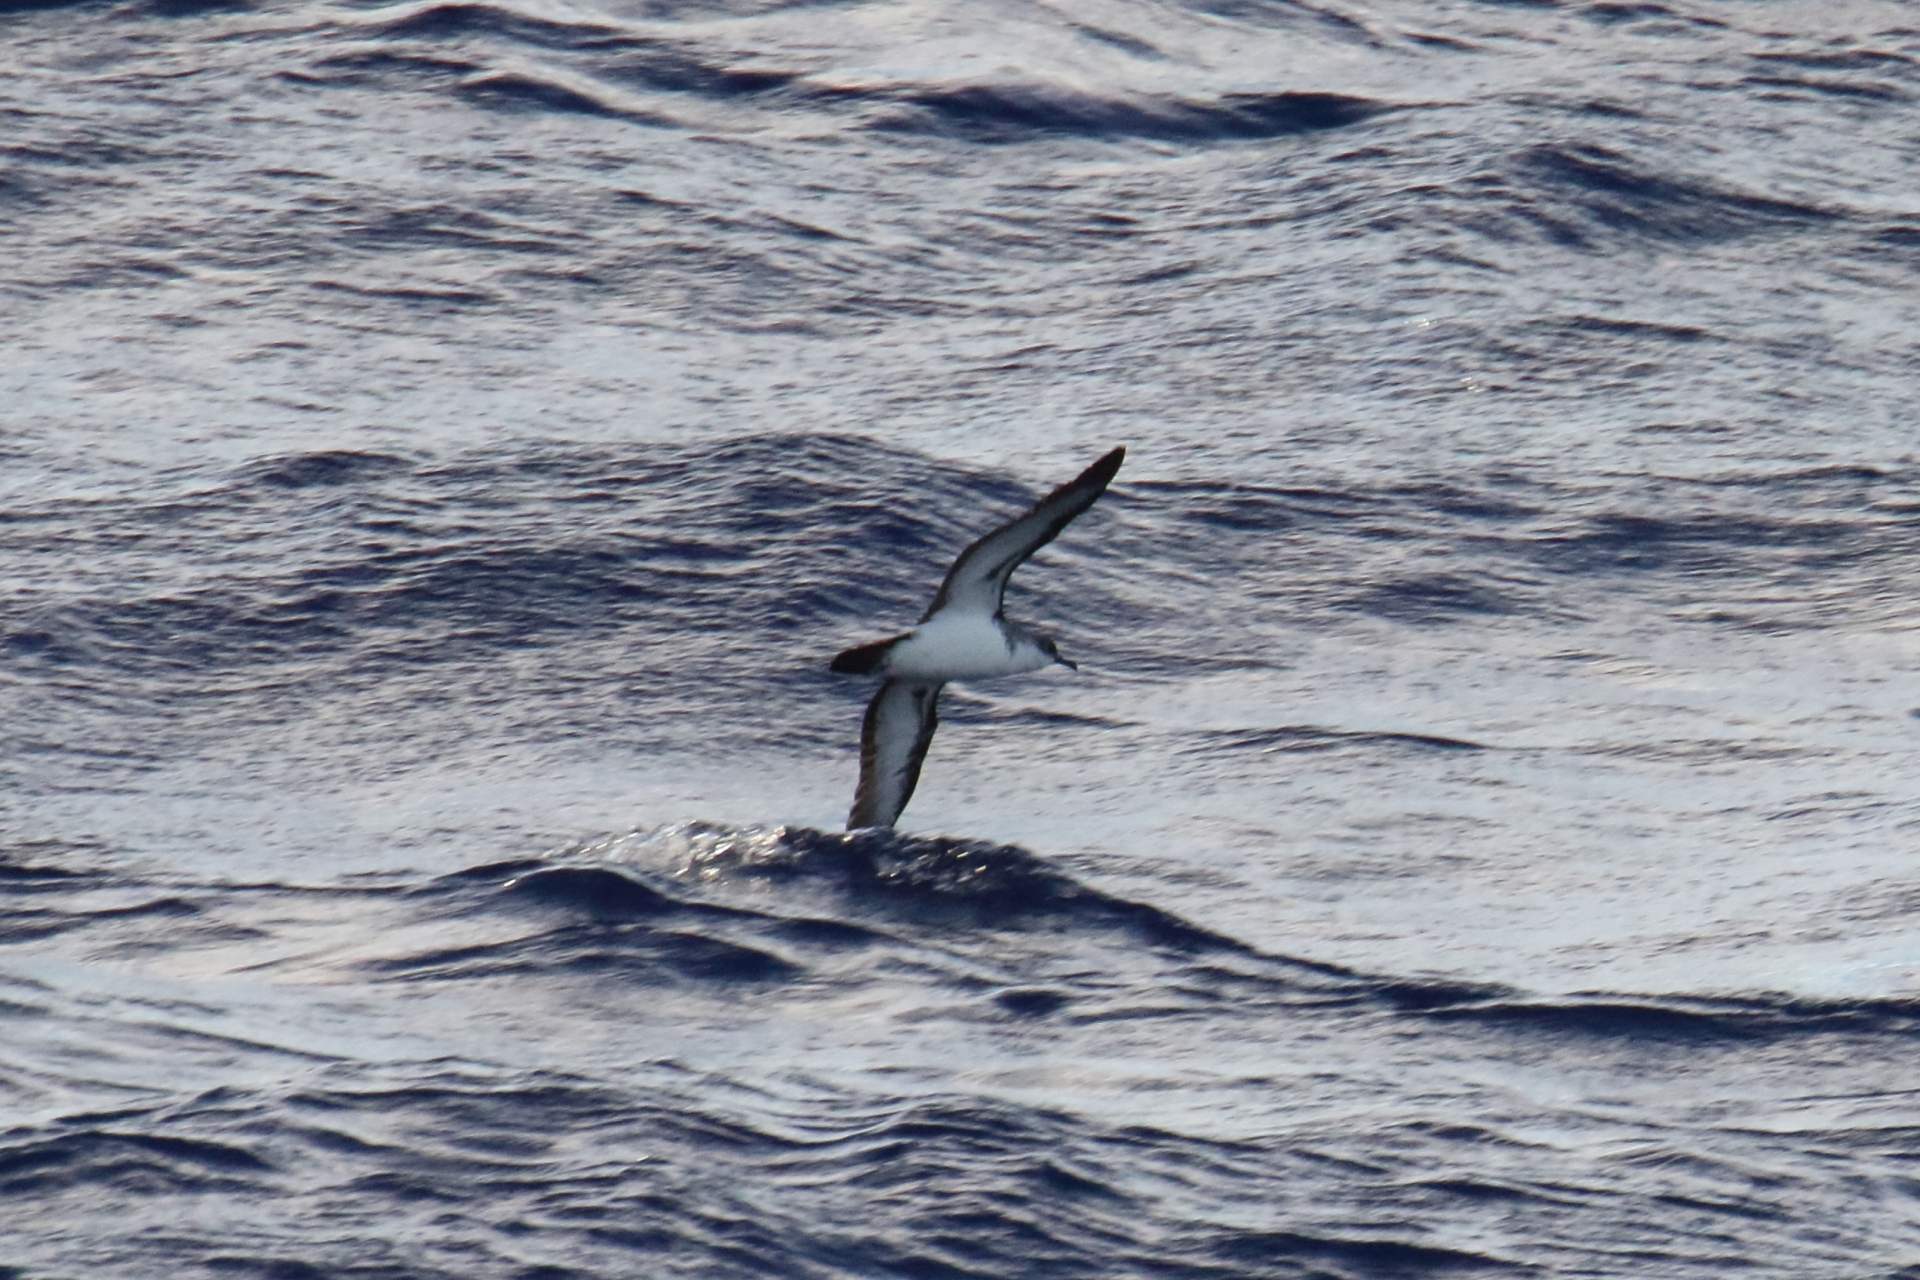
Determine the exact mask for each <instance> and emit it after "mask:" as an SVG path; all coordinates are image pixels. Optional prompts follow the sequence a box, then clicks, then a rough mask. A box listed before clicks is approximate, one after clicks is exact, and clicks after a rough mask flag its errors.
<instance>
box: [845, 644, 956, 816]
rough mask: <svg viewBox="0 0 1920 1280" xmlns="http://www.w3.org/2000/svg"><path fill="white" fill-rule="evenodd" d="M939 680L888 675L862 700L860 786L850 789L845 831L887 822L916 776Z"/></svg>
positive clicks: (935, 719) (929, 738) (936, 720)
mask: <svg viewBox="0 0 1920 1280" xmlns="http://www.w3.org/2000/svg"><path fill="white" fill-rule="evenodd" d="M944 687H945V686H944V685H938V684H918V683H915V682H914V681H911V680H888V681H886V682H885V683H883V684H882V685H881V686H880V691H879V692H878V693H876V694H874V695H873V701H872V702H869V703H868V704H867V718H866V721H865V722H864V723H863V724H862V725H861V726H860V787H859V790H857V791H855V792H854V793H853V812H852V813H849V814H848V815H847V830H849V831H853V830H857V829H858V828H860V827H891V826H892V825H893V824H894V820H895V819H897V818H898V817H899V816H900V811H901V810H902V809H904V808H906V807H907V801H908V800H909V799H911V798H912V796H913V788H914V786H915V784H917V783H918V782H919V781H920V762H921V761H923V760H925V759H926V758H927V745H928V744H929V743H931V742H932V741H933V730H934V726H935V725H937V724H939V723H940V717H939V716H938V715H937V714H936V713H935V711H934V707H935V704H937V703H938V702H939V701H940V690H941V689H942V688H944Z"/></svg>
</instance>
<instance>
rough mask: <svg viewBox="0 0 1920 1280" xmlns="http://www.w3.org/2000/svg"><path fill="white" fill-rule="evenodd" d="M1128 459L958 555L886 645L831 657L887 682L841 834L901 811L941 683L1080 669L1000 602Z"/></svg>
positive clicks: (1095, 469) (929, 737) (929, 736)
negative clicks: (908, 625)
mask: <svg viewBox="0 0 1920 1280" xmlns="http://www.w3.org/2000/svg"><path fill="white" fill-rule="evenodd" d="M1126 456H1127V451H1126V449H1125V448H1124V447H1122V448H1118V449H1115V450H1114V451H1113V452H1112V453H1109V454H1107V455H1106V456H1105V457H1104V458H1102V459H1100V461H1098V462H1096V463H1094V464H1093V465H1092V466H1090V467H1088V468H1087V469H1086V470H1085V471H1082V472H1081V473H1080V474H1079V475H1078V476H1076V477H1075V478H1074V479H1072V480H1069V481H1068V482H1067V483H1066V484H1063V485H1061V486H1060V487H1059V488H1058V489H1055V490H1054V491H1053V492H1052V493H1050V494H1048V495H1047V496H1046V497H1044V498H1042V499H1040V501H1038V502H1036V503H1034V504H1033V506H1032V508H1031V509H1029V510H1028V511H1027V513H1026V514H1025V515H1023V516H1021V517H1020V518H1019V519H1017V520H1013V521H1010V522H1008V523H1007V524H1003V525H1001V526H1000V527H999V528H998V529H995V530H994V531H993V532H992V533H990V534H988V535H987V536H986V537H984V538H982V539H980V540H979V541H978V542H976V543H974V544H973V545H972V546H970V547H968V548H967V549H966V550H965V551H962V552H961V553H960V558H959V559H958V560H955V561H954V562H953V567H952V568H951V569H949V570H947V580H946V581H945V582H942V583H941V584H940V590H939V592H938V593H937V594H935V596H934V597H933V603H932V604H930V605H928V606H927V611H926V613H925V614H924V615H923V616H922V617H921V619H920V625H919V626H917V627H915V628H914V629H913V630H911V631H909V632H907V633H906V634H905V635H898V636H895V637H893V638H892V639H891V640H880V641H876V642H875V643H873V644H863V645H861V646H859V647H858V648H855V649H848V650H847V651H846V652H845V653H842V654H841V655H840V656H839V657H837V658H835V659H834V660H833V666H832V668H831V669H832V670H834V671H838V672H842V673H844V674H852V675H868V674H872V673H877V674H879V675H881V676H884V677H885V680H884V681H883V682H882V683H881V685H880V690H879V692H878V693H875V694H874V695H873V701H872V702H869V703H868V704H867V718H866V720H865V721H864V722H863V723H862V725H861V727H860V786H859V789H858V790H856V791H855V792H854V796H853V812H851V813H849V814H848V815H847V830H849V831H852V830H855V829H857V828H859V827H891V826H892V825H893V824H894V822H895V821H896V820H897V819H898V818H899V817H900V811H901V810H902V809H904V808H906V807H907V801H908V800H909V799H910V798H911V797H912V795H913V788H914V786H915V784H916V783H918V782H919V781H920V765H921V762H922V761H924V760H925V759H926V758H927V744H928V743H930V742H932V741H933V730H934V726H935V725H937V724H938V723H939V717H938V715H936V714H935V705H936V704H937V703H938V702H939V701H940V690H941V688H942V687H943V686H945V684H946V682H947V681H949V680H983V679H986V678H987V677H989V676H1010V675H1015V674H1018V673H1019V672H1022V671H1038V670H1039V669H1040V668H1041V667H1045V666H1051V665H1052V664H1054V663H1056V662H1057V663H1059V664H1060V665H1061V666H1064V667H1073V668H1074V670H1076V671H1077V670H1079V668H1078V667H1077V666H1075V664H1073V663H1071V662H1069V661H1067V659H1065V658H1063V657H1061V656H1060V650H1059V649H1058V648H1057V647H1055V645H1054V642H1053V641H1052V640H1051V639H1049V638H1048V637H1046V636H1042V635H1035V634H1034V633H1033V632H1031V631H1029V630H1027V629H1026V628H1025V627H1023V626H1021V625H1020V624H1019V623H1017V622H1009V621H1007V619H1006V616H1005V615H1004V614H1002V613H1001V611H1000V610H1001V601H1002V599H1003V597H1004V596H1005V595H1006V592H1007V579H1008V578H1010V577H1012V576H1013V571H1014V570H1015V569H1018V568H1019V567H1020V566H1021V565H1022V564H1024V563H1025V562H1026V559H1027V557H1028V556H1030V555H1032V554H1033V553H1034V552H1036V551H1038V550H1039V549H1040V548H1042V547H1044V546H1046V545H1047V544H1048V543H1049V542H1052V541H1053V540H1054V539H1055V538H1056V537H1058V536H1059V534H1060V531H1061V530H1062V529H1064V528H1066V527H1067V522H1068V521H1070V520H1072V519H1073V518H1074V517H1075V516H1077V515H1079V514H1080V513H1081V512H1082V511H1085V510H1086V509H1087V508H1088V507H1090V506H1092V505H1093V502H1094V499H1095V498H1098V497H1099V496H1100V495H1101V494H1102V493H1105V492H1106V490H1107V485H1108V484H1109V483H1110V482H1111V481H1112V480H1113V477H1114V474H1115V473H1116V472H1118V471H1119V470H1120V463H1121V461H1122V460H1123V459H1124V458H1125V457H1126Z"/></svg>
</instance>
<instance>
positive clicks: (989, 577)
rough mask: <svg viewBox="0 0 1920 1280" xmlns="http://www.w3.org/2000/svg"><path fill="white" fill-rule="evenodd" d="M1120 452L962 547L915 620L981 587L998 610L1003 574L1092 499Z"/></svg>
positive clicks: (1004, 585)
mask: <svg viewBox="0 0 1920 1280" xmlns="http://www.w3.org/2000/svg"><path fill="white" fill-rule="evenodd" d="M1126 457H1127V448H1126V446H1125V445H1121V446H1119V447H1118V448H1116V449H1114V450H1112V451H1111V452H1109V453H1107V454H1106V455H1105V456H1104V457H1102V458H1101V459H1100V460H1099V461H1098V462H1096V463H1094V464H1093V465H1092V466H1090V467H1088V468H1087V469H1086V470H1085V471H1082V472H1081V473H1080V474H1079V475H1077V476H1075V477H1074V478H1073V479H1071V480H1069V481H1067V482H1066V483H1065V484H1063V485H1061V486H1060V487H1059V488H1058V489H1055V490H1054V491H1053V492H1052V493H1050V494H1048V495H1047V496H1046V497H1044V498H1042V499H1040V501H1038V502H1036V503H1034V504H1033V506H1032V507H1030V508H1028V509H1027V512H1026V514H1025V515H1022V516H1020V517H1019V518H1017V519H1015V520H1011V521H1009V522H1007V523H1006V524H1003V525H1001V526H1000V527H999V528H998V529H995V530H994V531H993V532H992V533H989V534H988V535H987V536H986V537H984V538H981V539H979V540H978V541H977V542H975V543H974V544H973V545H972V546H970V547H968V548H967V549H966V550H965V551H962V552H961V553H960V558H959V559H958V560H955V561H954V562H953V567H952V568H951V569H949V570H947V577H946V580H945V581H944V582H942V583H941V584H940V590H939V591H938V592H936V593H935V594H934V597H933V603H932V604H930V605H928V606H927V611H926V613H924V614H922V615H921V617H920V621H922V622H925V621H926V620H927V619H928V618H931V617H932V616H933V615H934V614H936V613H938V612H940V611H941V610H942V609H944V608H946V607H947V606H948V605H950V604H953V603H955V602H957V601H960V600H962V599H970V600H971V599H972V598H973V597H974V595H975V593H976V592H978V593H981V597H980V600H982V601H983V600H984V599H985V598H986V597H985V594H984V593H986V592H989V591H990V592H992V596H991V600H992V603H993V609H992V612H993V613H995V614H998V613H999V612H1000V601H1001V598H1002V597H1003V596H1004V595H1005V594H1006V590H1007V579H1008V578H1010V577H1012V576H1013V571H1014V570H1015V569H1018V568H1019V567H1020V566H1021V565H1023V564H1025V563H1026V562H1027V557H1029V556H1031V555H1032V554H1033V553H1034V552H1036V551H1038V550H1039V549H1040V548H1042V547H1044V546H1046V545H1047V544H1048V543H1049V542H1052V541H1053V540H1054V539H1055V538H1057V537H1059V536H1060V531H1061V530H1062V529H1064V528H1066V527H1067V525H1068V524H1069V523H1070V522H1071V521H1072V520H1073V518H1074V517H1075V516H1077V515H1079V514H1080V513H1081V512H1082V511H1085V510H1086V509H1087V508H1088V507H1090V506H1092V505H1093V504H1094V500H1095V499H1097V498H1098V497H1099V496H1100V495H1101V494H1103V493H1105V492H1106V491H1107V486H1108V485H1109V484H1111V483H1112V482H1113V477H1114V476H1115V475H1116V474H1118V473H1119V471H1120V464H1121V463H1122V462H1124V461H1125V460H1126ZM975 602H976V603H978V602H980V601H975Z"/></svg>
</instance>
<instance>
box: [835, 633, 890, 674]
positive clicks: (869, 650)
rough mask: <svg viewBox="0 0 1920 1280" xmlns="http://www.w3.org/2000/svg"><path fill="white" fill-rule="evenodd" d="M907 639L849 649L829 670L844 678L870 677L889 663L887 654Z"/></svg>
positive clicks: (878, 641)
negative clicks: (869, 675)
mask: <svg viewBox="0 0 1920 1280" xmlns="http://www.w3.org/2000/svg"><path fill="white" fill-rule="evenodd" d="M905 639H906V637H905V636H895V637H894V638H893V639H891V640H876V641H874V642H873V643H872V644H863V645H861V646H860V647H859V648H857V649H848V650H847V651H846V652H845V653H842V654H841V655H840V656H838V657H837V658H835V659H834V660H833V665H831V666H829V667H828V668H827V670H829V671H832V672H835V673H837V674H839V675H843V676H864V675H868V674H870V673H872V672H875V671H878V670H879V669H880V668H881V667H882V666H883V665H884V664H885V663H886V661H887V652H888V651H889V650H890V649H892V648H893V646H895V645H897V644H899V643H900V642H901V641H902V640H905Z"/></svg>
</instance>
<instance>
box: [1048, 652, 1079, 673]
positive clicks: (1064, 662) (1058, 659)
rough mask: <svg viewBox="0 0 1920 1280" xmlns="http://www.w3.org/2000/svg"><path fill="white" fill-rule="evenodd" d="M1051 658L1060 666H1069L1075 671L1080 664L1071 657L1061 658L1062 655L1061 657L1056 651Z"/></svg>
mask: <svg viewBox="0 0 1920 1280" xmlns="http://www.w3.org/2000/svg"><path fill="white" fill-rule="evenodd" d="M1053 660H1054V661H1055V662H1057V663H1059V664H1060V665H1061V666H1063V667H1071V668H1073V669H1074V670H1075V671H1078V670H1079V669H1080V664H1079V663H1077V662H1075V661H1073V659H1071V658H1063V657H1061V656H1060V655H1059V654H1057V653H1056V654H1054V655H1053Z"/></svg>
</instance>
